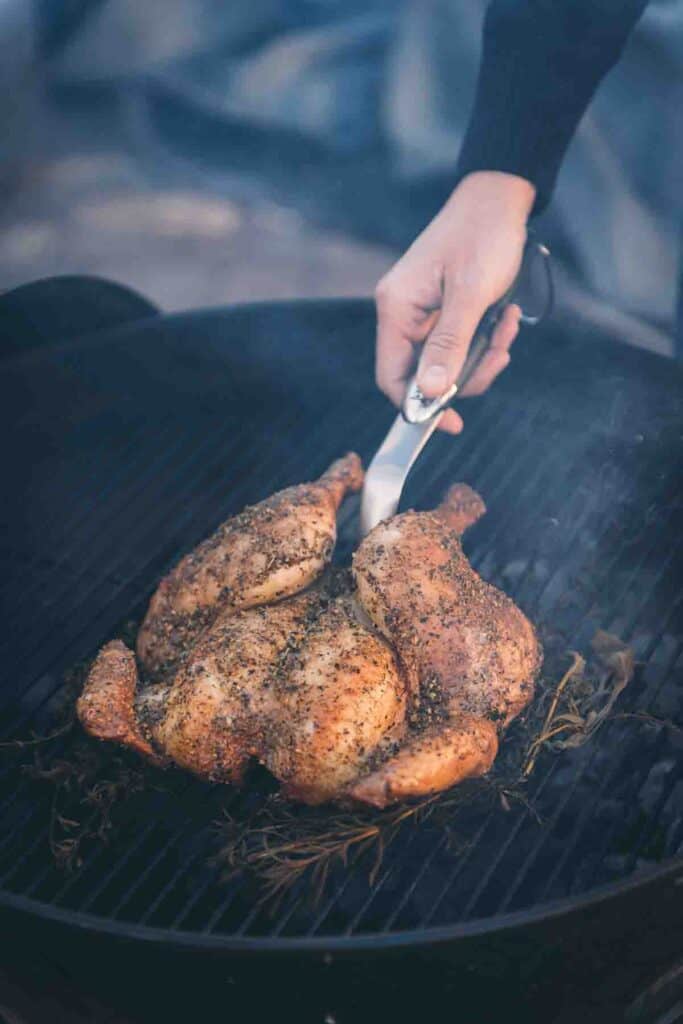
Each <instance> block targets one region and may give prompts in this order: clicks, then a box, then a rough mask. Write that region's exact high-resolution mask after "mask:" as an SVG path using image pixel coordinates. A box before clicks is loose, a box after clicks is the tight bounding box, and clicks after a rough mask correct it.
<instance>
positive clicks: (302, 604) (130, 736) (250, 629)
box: [78, 586, 406, 804]
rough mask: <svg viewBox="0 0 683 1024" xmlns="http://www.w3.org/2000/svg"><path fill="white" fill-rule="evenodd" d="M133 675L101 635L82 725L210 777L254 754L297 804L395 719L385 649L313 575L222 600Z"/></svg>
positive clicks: (230, 778)
mask: <svg viewBox="0 0 683 1024" xmlns="http://www.w3.org/2000/svg"><path fill="white" fill-rule="evenodd" d="M136 680H137V670H136V665H135V657H134V655H133V652H132V651H129V650H127V648H126V647H125V646H124V645H123V644H122V643H121V642H120V641H117V640H114V641H112V642H111V643H110V644H107V645H106V646H105V647H104V648H103V649H102V651H100V653H99V655H98V657H97V659H96V661H95V664H94V666H93V669H92V670H91V673H90V677H89V680H88V684H87V686H86V689H85V691H84V693H83V695H82V696H81V698H80V700H79V706H78V713H79V717H80V719H81V721H82V723H83V725H84V726H85V728H86V729H87V730H88V731H89V732H92V733H93V734H95V735H97V736H98V737H99V738H100V739H112V740H116V741H118V742H121V743H124V744H126V745H128V746H131V747H133V748H134V749H135V750H137V751H138V752H139V753H141V754H143V755H146V756H148V757H149V756H151V757H152V759H154V760H157V761H160V760H162V758H163V759H165V760H166V761H169V762H172V763H174V764H176V765H178V766H179V767H181V768H186V769H187V770H189V771H191V772H193V773H194V774H196V775H199V776H201V777H204V778H206V779H209V780H212V781H216V782H231V783H234V784H239V783H240V782H241V781H242V779H243V776H244V773H245V771H246V768H247V766H248V764H249V761H250V759H251V758H255V759H257V760H258V761H260V762H261V763H262V764H264V765H266V767H267V768H269V770H270V771H271V772H272V774H273V775H274V776H275V777H276V778H277V779H279V780H280V782H282V783H283V787H284V791H285V792H286V794H287V795H288V796H290V797H292V798H294V799H297V800H301V801H303V802H305V803H308V804H318V803H323V802H325V801H327V800H332V799H334V798H335V797H338V796H339V795H340V794H341V793H343V792H344V791H345V790H346V788H347V787H348V786H349V785H350V784H351V783H352V782H353V781H354V780H355V779H356V778H357V777H358V773H359V765H360V766H363V765H366V764H367V763H368V762H369V760H370V758H371V757H374V758H376V759H377V758H381V755H382V753H383V752H384V751H388V750H389V749H391V748H392V745H393V744H395V742H396V741H397V740H399V739H400V738H402V737H403V735H404V733H405V730H406V687H405V683H404V680H403V676H402V674H401V671H400V669H399V666H398V664H397V662H396V658H395V656H394V654H393V652H392V650H391V648H390V647H389V645H388V644H387V643H386V641H385V640H383V639H382V637H380V636H379V635H377V634H376V633H374V632H373V631H372V630H370V629H368V627H367V626H365V625H364V624H363V623H362V622H361V621H360V618H359V616H358V613H357V610H356V606H355V603H354V601H353V598H352V597H351V596H349V595H348V594H342V595H339V596H337V597H330V596H329V594H328V593H327V592H326V588H325V587H324V586H322V587H314V588H311V589H310V590H308V591H306V592H305V593H303V594H299V595H297V596H295V597H291V598H287V599H285V600H283V601H281V602H280V603H278V604H276V605H272V606H266V607H258V608H248V609H244V610H241V611H238V612H232V611H231V610H230V609H224V610H223V611H222V612H221V613H220V615H219V616H218V618H217V619H216V620H215V622H214V623H213V625H212V626H210V627H209V628H208V629H207V630H205V632H204V633H203V634H202V636H201V637H200V639H199V640H198V641H197V643H196V644H195V646H194V648H193V650H192V652H191V654H190V656H189V657H188V658H187V659H186V660H185V661H184V663H183V664H182V666H181V667H180V668H179V670H178V671H177V673H176V675H175V678H174V679H173V681H172V682H171V683H162V684H159V685H157V686H152V687H147V688H145V689H143V690H142V691H141V693H140V695H139V696H138V697H137V699H136V698H135V695H134V688H135V682H136ZM131 684H132V685H131Z"/></svg>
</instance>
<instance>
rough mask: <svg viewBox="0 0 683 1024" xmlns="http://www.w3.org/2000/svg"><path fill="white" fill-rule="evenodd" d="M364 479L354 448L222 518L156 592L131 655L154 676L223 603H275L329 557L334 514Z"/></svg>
mask: <svg viewBox="0 0 683 1024" xmlns="http://www.w3.org/2000/svg"><path fill="white" fill-rule="evenodd" d="M362 482H363V469H362V466H361V463H360V459H359V458H358V456H357V455H355V454H354V453H353V452H352V453H349V454H348V455H346V456H345V457H344V458H342V459H338V460H337V461H336V462H334V463H332V465H331V466H330V468H329V469H328V470H327V472H326V473H324V474H323V476H321V477H320V479H319V480H317V481H316V482H315V483H309V484H300V485H298V486H296V487H288V488H287V489H286V490H284V491H279V492H278V493H277V494H274V495H273V496H272V497H270V498H267V499H266V500H265V501H262V502H260V503H259V504H258V505H254V506H253V507H251V508H247V509H245V510H244V512H241V513H240V514H239V515H237V516H234V517H233V518H231V519H228V520H227V521H226V522H225V523H223V525H222V526H220V527H219V528H218V530H216V532H215V533H214V534H213V535H212V536H211V537H209V538H208V539H207V540H205V541H204V542H203V543H202V544H200V545H199V547H197V548H196V549H195V550H194V551H192V552H190V554H189V555H186V556H185V558H183V559H182V560H181V561H180V562H179V563H178V565H177V566H176V567H175V569H173V571H172V572H170V573H169V575H168V576H166V577H165V578H164V579H163V580H162V581H161V583H160V584H159V587H158V589H157V591H156V593H155V594H154V596H153V598H152V600H151V602H150V605H149V609H148V611H147V615H146V616H145V620H144V622H143V624H142V627H141V628H140V632H139V634H138V640H137V653H138V657H139V658H140V661H141V663H142V665H143V667H144V668H145V670H146V671H147V672H148V673H149V674H150V675H151V676H154V677H157V678H159V677H160V676H163V675H167V674H168V673H169V672H170V671H171V670H172V669H173V668H174V667H175V665H176V663H177V662H178V660H179V658H180V657H181V656H182V655H183V654H184V653H185V652H186V651H188V650H189V649H191V647H192V644H193V643H194V641H195V639H196V638H197V637H198V636H199V634H200V633H201V632H202V630H203V629H205V628H206V627H207V626H208V625H210V624H211V622H213V620H214V619H215V618H216V616H217V614H218V612H219V611H220V610H221V609H225V608H232V609H234V610H237V609H240V608H249V607H253V606H255V605H260V604H266V603H270V602H273V601H277V600H279V599H281V598H283V597H287V596H289V595H291V594H296V593H298V592H299V591H300V590H303V589H304V587H307V586H308V585H309V584H310V583H311V582H312V581H313V580H314V579H316V577H317V576H319V575H320V573H321V572H322V571H323V569H324V568H325V566H326V565H327V563H328V562H329V560H330V558H331V555H332V551H333V550H334V545H335V541H336V513H337V509H338V508H339V505H340V504H341V502H342V499H343V498H344V495H345V494H346V493H347V492H349V491H357V490H359V488H360V487H361V485H362Z"/></svg>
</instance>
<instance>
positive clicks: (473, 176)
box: [451, 171, 536, 225]
mask: <svg viewBox="0 0 683 1024" xmlns="http://www.w3.org/2000/svg"><path fill="white" fill-rule="evenodd" d="M535 199H536V188H535V187H534V185H532V183H531V182H530V181H528V180H527V179H526V178H522V177H520V176H519V175H517V174H508V173H507V172H506V171H472V172H471V173H470V174H467V175H465V177H464V178H463V179H462V181H460V182H459V184H458V185H457V187H456V188H455V190H454V191H453V193H452V196H451V200H452V201H456V202H461V201H465V202H466V203H467V204H476V205H477V206H479V207H481V206H482V205H485V206H486V207H487V208H490V209H491V212H492V213H495V214H496V215H498V216H504V217H507V218H511V219H512V220H513V221H517V222H519V223H521V224H522V225H526V222H527V220H528V218H529V214H530V213H531V210H532V208H533V205H534V202H535Z"/></svg>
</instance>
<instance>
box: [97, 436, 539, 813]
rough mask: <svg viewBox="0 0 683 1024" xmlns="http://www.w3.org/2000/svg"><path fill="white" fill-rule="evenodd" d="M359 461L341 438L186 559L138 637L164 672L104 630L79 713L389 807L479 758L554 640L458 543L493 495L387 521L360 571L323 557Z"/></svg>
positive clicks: (205, 768)
mask: <svg viewBox="0 0 683 1024" xmlns="http://www.w3.org/2000/svg"><path fill="white" fill-rule="evenodd" d="M361 479H362V469H361V467H360V463H359V461H358V459H357V456H355V455H348V456H346V458H345V459H342V460H340V461H339V462H338V463H334V464H333V466H331V467H330V469H329V470H328V472H327V473H326V474H324V476H323V477H321V479H320V480H319V481H318V482H317V483H315V484H308V485H303V486H301V487H298V488H297V487H292V488H288V489H287V490H286V491H282V492H281V493H280V494H279V495H275V496H274V497H273V498H271V499H269V500H268V501H265V502H262V503H261V505H257V506H255V508H253V509H249V510H247V512H246V513H244V514H243V515H242V516H236V517H235V518H234V519H232V520H230V521H229V522H228V523H226V524H225V525H224V526H223V527H221V529H220V530H218V531H217V533H216V534H215V535H214V537H212V538H210V540H209V541H207V542H205V543H204V544H203V545H200V547H199V548H198V549H197V551H196V552H195V553H194V554H193V555H188V556H187V557H186V558H185V559H183V561H182V562H181V563H180V564H179V565H178V567H177V568H176V569H175V570H174V571H173V572H172V573H171V574H170V575H169V576H168V577H167V578H166V580H164V581H163V582H162V584H161V586H160V587H159V590H158V591H157V593H156V594H155V596H154V598H153V599H152V603H151V604H150V609H149V611H148V613H147V617H146V619H145V622H144V624H143V627H142V629H141V631H140V635H139V638H138V654H139V656H140V662H141V663H142V665H143V667H144V668H145V669H146V670H147V672H148V674H149V675H150V676H151V679H152V682H151V683H148V684H147V685H145V686H144V687H142V688H141V689H138V671H137V665H136V660H135V656H134V654H133V652H132V651H129V650H127V648H126V647H125V646H124V645H123V644H122V643H121V642H120V641H113V642H112V643H110V644H107V645H106V646H105V647H104V648H103V649H102V651H100V654H99V655H98V657H97V659H96V660H95V662H94V664H93V667H92V669H91V671H90V675H89V677H88V680H87V683H86V686H85V688H84V691H83V694H82V695H81V697H80V699H79V702H78V714H79V717H80V719H81V722H82V723H83V725H84V727H85V728H86V729H87V730H88V731H89V732H90V733H92V735H94V736H97V737H99V738H101V739H109V740H114V741H116V742H119V743H123V744H125V745H127V746H130V747H132V748H133V749H135V750H137V751H138V752H139V753H141V754H142V755H143V756H146V757H148V758H150V759H152V760H155V761H157V762H160V763H169V762H171V763H174V764H176V765H179V766H180V767H183V768H185V769H187V770H188V771H191V772H193V773H195V774H196V775H199V776H201V777H204V778H207V779H212V780H215V781H222V782H230V783H233V784H238V783H240V782H241V781H242V779H243V777H244V773H245V770H246V768H247V766H248V764H249V761H250V760H251V759H256V760H258V761H260V762H261V763H262V764H264V765H265V766H266V767H267V768H268V769H269V770H270V771H271V772H272V774H273V775H274V776H275V777H276V778H277V779H279V780H280V781H281V782H282V784H283V788H284V791H285V793H286V794H287V795H288V796H290V797H292V798H294V799H297V800H301V801H303V802H305V803H310V804H316V803H321V802H324V801H330V800H338V801H342V802H349V801H355V802H361V803H367V804H372V805H375V806H378V807H384V806H386V805H387V804H389V803H391V802H394V801H397V800H402V799H406V798H409V797H415V796H420V795H423V794H426V793H432V792H436V791H438V790H441V789H445V788H447V787H449V786H451V785H453V784H455V783H457V782H459V781H461V780H463V779H465V778H468V777H470V776H475V775H481V774H483V773H484V772H486V771H487V770H488V769H489V768H490V766H491V764H492V762H493V760H494V758H495V756H496V753H497V749H498V734H499V732H500V730H501V729H502V728H504V726H505V725H506V724H507V723H508V722H509V721H510V720H511V719H512V718H513V717H514V716H515V715H516V714H518V713H519V711H520V710H521V709H522V708H523V707H524V706H525V705H526V704H527V703H528V701H529V700H530V699H531V696H532V693H533V683H534V677H535V674H536V672H537V670H538V667H539V664H540V657H541V651H540V646H539V644H538V641H537V639H536V635H535V632H534V629H533V627H532V626H531V624H530V623H529V622H528V620H527V619H526V618H525V616H524V615H523V614H522V612H521V611H520V610H519V609H518V608H517V607H516V606H515V605H514V604H513V602H512V601H511V600H510V599H509V598H507V597H506V596H505V595H504V594H502V593H501V592H500V591H498V590H497V589H496V588H495V587H493V586H491V585H490V584H488V583H485V582H484V581H483V580H482V579H481V578H480V577H479V576H478V575H477V574H476V573H475V572H474V570H473V569H472V567H471V566H470V564H469V562H468V561H467V559H466V558H465V555H464V554H463V551H462V548H461V546H460V535H461V534H462V532H463V530H465V529H466V527H467V526H468V525H469V524H470V523H472V522H474V521H475V520H476V519H477V518H478V517H479V516H480V515H482V514H483V512H484V511H485V509H484V504H483V502H482V500H481V498H480V497H479V496H478V495H477V494H476V493H475V492H474V491H472V490H471V489H470V488H468V487H466V486H465V485H462V484H460V485H456V486H454V487H452V488H451V490H450V491H449V492H448V494H447V495H446V498H445V499H444V501H443V502H442V504H441V505H440V506H439V508H438V509H436V510H435V511H433V512H419V513H416V512H406V513H404V514H402V515H399V516H395V517H394V518H392V519H389V520H387V521H385V522H383V523H381V524H380V525H379V526H377V527H376V528H375V529H374V530H373V531H372V532H371V533H370V534H369V535H368V536H367V537H366V538H365V539H364V541H363V542H362V543H361V545H360V547H359V549H358V551H357V552H356V555H355V556H354V560H353V577H352V578H351V576H350V575H349V574H348V573H346V574H345V575H344V574H340V573H339V572H338V571H336V570H335V571H334V572H333V571H330V570H328V571H327V572H323V570H324V569H325V566H326V564H327V562H328V560H329V558H330V556H331V552H332V547H333V545H334V540H335V533H336V529H335V519H334V516H335V511H336V509H337V507H338V505H339V503H340V502H341V500H342V498H343V495H344V493H345V492H346V491H347V490H354V489H357V488H358V486H359V484H360V482H361ZM354 584H355V587H354Z"/></svg>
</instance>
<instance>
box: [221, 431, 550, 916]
mask: <svg viewBox="0 0 683 1024" xmlns="http://www.w3.org/2000/svg"><path fill="white" fill-rule="evenodd" d="M537 419H538V413H533V414H527V416H526V421H527V423H528V425H529V428H530V427H531V426H532V424H533V422H534V421H535V420H537ZM495 425H496V426H497V425H498V424H497V423H496V424H495ZM496 446H497V447H496ZM507 447H509V446H506V445H505V444H503V445H501V444H500V442H499V439H498V437H497V434H496V431H495V430H490V431H487V432H486V434H484V435H481V436H478V439H477V444H476V445H475V446H474V447H473V448H472V449H471V450H470V452H469V455H468V456H466V458H465V460H464V462H463V463H462V464H461V465H458V470H457V472H458V475H461V474H462V475H463V476H464V475H465V474H464V472H463V471H464V470H466V469H467V466H468V463H469V462H474V461H475V459H476V458H477V457H478V458H481V456H482V454H483V452H486V453H488V451H489V450H490V449H494V452H493V455H492V457H491V458H490V459H487V460H486V467H487V468H486V471H485V473H487V474H488V476H489V477H492V478H493V479H494V480H495V479H496V478H497V479H498V482H499V485H500V487H499V489H502V488H503V487H504V486H505V484H506V483H508V482H509V481H510V479H511V478H512V476H513V475H514V474H513V472H508V473H507V474H505V473H502V474H501V475H500V476H498V477H496V473H497V470H499V469H500V465H501V463H502V464H503V465H506V464H509V462H510V461H511V460H509V459H508V460H506V459H505V455H506V454H507ZM438 477H440V478H441V479H442V483H441V485H440V486H437V485H436V480H437V478H438ZM444 477H447V478H449V479H450V480H451V481H452V479H453V473H452V472H448V470H446V472H444V469H443V465H442V464H441V463H440V462H437V461H436V460H435V464H434V470H433V472H432V474H431V475H430V477H429V479H428V481H427V483H426V485H423V486H422V487H421V491H422V492H423V493H424V492H425V491H427V492H429V493H434V492H436V493H439V494H440V493H442V491H443V490H445V484H444V483H443V479H444ZM482 480H483V477H482ZM481 486H482V487H483V486H485V480H483V482H482V485H481ZM491 493H492V496H495V495H496V494H497V493H498V492H497V491H495V492H494V491H492V492H491ZM474 557H475V556H474V555H473V559H474ZM353 877H354V876H353V872H351V871H349V872H348V873H347V877H346V879H345V880H344V881H343V882H342V883H341V885H340V886H339V887H338V889H337V891H336V893H335V896H334V898H333V899H332V900H331V901H330V904H329V906H328V907H327V914H329V913H330V912H331V911H332V910H333V908H334V906H335V904H336V903H337V902H338V901H339V899H340V898H341V897H342V896H343V894H344V892H345V891H346V888H347V886H348V885H349V884H350V882H351V880H352V878H353ZM389 877H390V870H388V871H387V872H384V873H383V874H382V875H381V877H380V879H379V880H378V881H377V882H376V884H375V886H373V889H372V891H371V892H370V893H369V894H368V897H367V899H366V901H365V903H364V904H363V905H362V906H361V908H360V910H359V911H358V913H357V914H356V915H354V918H353V919H352V921H351V922H350V923H349V925H348V926H347V928H346V930H345V934H350V933H351V931H352V930H353V928H355V926H356V924H357V922H358V921H360V919H361V918H362V917H363V916H364V914H365V912H366V911H367V909H368V907H369V905H370V903H371V902H372V900H373V899H374V897H375V895H376V894H377V893H378V892H379V891H381V888H382V887H383V886H384V884H386V882H387V881H388V879H389ZM295 909H296V908H295V906H292V907H290V909H289V915H291V914H292V913H293V912H294V910H295ZM255 916H256V915H255V914H252V915H249V916H248V917H247V918H246V919H245V920H244V921H243V922H242V923H241V924H240V927H239V929H238V931H237V932H236V934H238V935H243V934H244V933H245V932H246V930H247V928H248V927H249V925H250V924H251V922H252V920H253V918H254V917H255ZM287 920H288V917H284V915H283V921H282V927H284V926H285V924H286V923H287ZM317 927H319V925H316V928H317ZM271 932H272V930H271Z"/></svg>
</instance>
